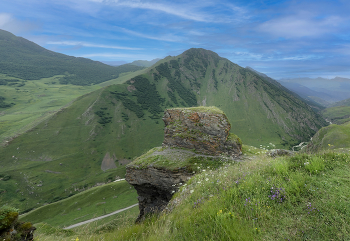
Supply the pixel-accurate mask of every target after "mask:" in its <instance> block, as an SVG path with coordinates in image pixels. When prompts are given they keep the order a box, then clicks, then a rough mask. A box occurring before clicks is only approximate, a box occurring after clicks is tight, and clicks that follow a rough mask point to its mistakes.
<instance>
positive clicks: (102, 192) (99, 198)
mask: <svg viewBox="0 0 350 241" xmlns="http://www.w3.org/2000/svg"><path fill="white" fill-rule="evenodd" d="M135 203H137V193H136V190H135V189H134V188H132V186H131V185H129V184H128V183H127V182H126V181H118V182H112V183H109V184H105V185H103V186H99V187H94V188H91V189H89V190H87V191H84V192H81V193H79V194H76V195H74V196H72V197H69V198H67V199H64V200H62V201H58V202H55V203H52V204H49V205H46V206H43V207H40V208H38V209H35V210H33V211H31V212H29V213H27V214H24V215H22V216H21V217H20V220H21V221H27V222H32V223H33V224H36V223H40V222H45V223H47V224H49V225H52V226H55V227H64V226H69V225H72V224H75V223H79V222H82V221H85V220H88V219H91V218H94V217H99V216H102V215H105V214H108V213H111V212H114V211H116V210H119V209H122V208H125V207H128V206H130V205H133V204H135Z"/></svg>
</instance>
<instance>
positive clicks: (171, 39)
mask: <svg viewBox="0 0 350 241" xmlns="http://www.w3.org/2000/svg"><path fill="white" fill-rule="evenodd" d="M118 29H120V30H121V31H123V32H125V33H128V34H130V35H134V36H137V37H141V38H147V39H153V40H160V41H167V42H183V41H184V39H183V38H182V37H179V36H176V35H173V34H166V35H161V36H153V35H148V34H144V33H139V32H136V31H133V30H129V29H126V28H118Z"/></svg>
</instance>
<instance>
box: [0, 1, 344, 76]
mask: <svg viewBox="0 0 350 241" xmlns="http://www.w3.org/2000/svg"><path fill="white" fill-rule="evenodd" d="M349 12H350V1H349V0H303V1H301V0H300V1H298V0H287V1H283V0H250V1H247V0H244V1H243V0H237V1H233V0H231V1H229V0H192V1H184V0H175V1H174V0H173V1H170V0H159V1H157V0H149V1H148V0H147V1H146V0H1V1H0V29H3V30H7V31H10V32H12V33H14V34H15V35H17V36H22V37H24V38H27V39H29V40H31V41H33V42H35V43H37V44H39V45H41V46H43V47H45V48H47V49H50V50H53V51H56V52H60V53H63V54H67V55H71V56H77V57H78V56H79V57H86V58H90V59H93V60H98V61H125V62H132V61H133V60H152V59H154V58H164V57H165V56H168V55H172V56H173V55H178V54H181V53H182V52H183V51H185V50H187V49H189V48H205V49H209V50H212V51H215V52H217V53H218V54H219V55H220V56H222V57H225V58H227V59H229V60H231V61H232V62H234V63H237V64H239V65H240V66H242V67H246V66H250V67H252V68H254V69H256V70H258V71H260V72H263V73H265V74H267V75H269V76H270V77H273V78H275V79H281V78H289V77H290V78H294V77H319V76H320V77H328V78H332V77H335V76H341V77H348V78H350V14H349Z"/></svg>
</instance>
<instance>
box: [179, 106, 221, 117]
mask: <svg viewBox="0 0 350 241" xmlns="http://www.w3.org/2000/svg"><path fill="white" fill-rule="evenodd" d="M173 109H175V110H176V109H177V110H183V111H191V112H194V111H195V112H204V113H209V114H221V115H222V114H225V113H224V112H223V111H222V110H220V109H219V108H217V107H215V106H196V107H188V108H181V107H179V108H173Z"/></svg>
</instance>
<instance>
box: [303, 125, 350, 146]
mask: <svg viewBox="0 0 350 241" xmlns="http://www.w3.org/2000/svg"><path fill="white" fill-rule="evenodd" d="M349 146H350V122H346V123H344V124H342V125H336V124H333V125H330V126H327V127H323V128H322V129H320V130H319V131H318V132H317V133H316V134H315V136H314V137H313V138H312V140H311V141H310V143H309V144H308V146H307V148H306V149H305V151H310V152H316V151H320V150H334V149H338V148H349Z"/></svg>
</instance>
